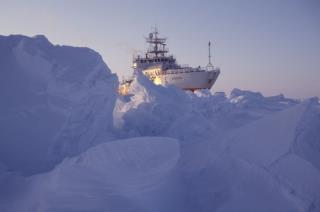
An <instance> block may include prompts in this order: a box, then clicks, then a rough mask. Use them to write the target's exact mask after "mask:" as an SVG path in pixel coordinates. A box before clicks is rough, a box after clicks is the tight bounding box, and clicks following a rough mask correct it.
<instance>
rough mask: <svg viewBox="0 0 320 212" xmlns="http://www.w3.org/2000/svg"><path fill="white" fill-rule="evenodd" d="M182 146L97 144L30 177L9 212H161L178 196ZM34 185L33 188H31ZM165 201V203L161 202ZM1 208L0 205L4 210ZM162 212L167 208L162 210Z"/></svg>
mask: <svg viewBox="0 0 320 212" xmlns="http://www.w3.org/2000/svg"><path fill="white" fill-rule="evenodd" d="M179 151H180V150H179V143H178V141H177V140H174V139H170V138H151V137H145V138H133V139H128V140H118V141H115V142H108V143H104V144H100V145H97V146H96V147H93V148H91V149H89V150H88V151H86V152H84V153H83V154H81V155H79V156H77V157H74V158H70V159H66V160H64V161H63V163H61V164H60V165H59V166H57V167H56V168H55V169H54V170H53V171H51V172H49V173H48V174H42V175H38V176H35V177H32V178H31V179H30V180H31V181H30V182H29V186H27V187H25V189H26V190H25V191H24V193H25V195H23V196H22V197H20V198H16V199H15V201H14V202H13V203H12V204H11V205H6V207H4V208H3V209H6V210H8V211H10V210H11V211H17V212H18V211H56V212H58V211H161V208H162V209H164V208H165V207H166V206H165V205H162V204H165V203H166V202H167V204H169V203H170V202H171V201H172V199H171V198H170V196H171V197H174V195H170V191H171V190H173V187H174V180H175V177H174V174H173V173H172V170H173V168H174V167H175V166H176V163H177V161H178V158H179V155H180V153H179ZM33 185H34V186H33ZM160 203H161V204H160ZM0 208H1V207H0ZM162 211H163V210H162Z"/></svg>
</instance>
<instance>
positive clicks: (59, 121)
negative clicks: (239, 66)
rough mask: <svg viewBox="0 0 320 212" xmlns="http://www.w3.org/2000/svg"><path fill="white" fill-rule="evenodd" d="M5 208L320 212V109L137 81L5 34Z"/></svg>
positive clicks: (95, 59)
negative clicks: (125, 90)
mask: <svg viewBox="0 0 320 212" xmlns="http://www.w3.org/2000/svg"><path fill="white" fill-rule="evenodd" d="M0 86H1V89H0V97H1V104H0V211H17V212H20V211H23V212H24V211H41V212H42V211H48V212H49V211H54V212H62V211H90V212H91V211H97V212H98V211H113V212H114V211H121V212H122V211H125V212H126V211H128V212H129V211H130V212H135V211H137V212H138V211H139V212H141V211H153V212H154V211H155V212H157V211H159V212H163V211H166V212H177V211H184V212H185V211H186V212H188V211H190V212H192V211H208V212H212V211H218V212H230V211H231V212H232V211H234V212H236V211H237V212H238V211H259V212H260V211H266V212H270V211H279V212H286V211H288V212H292V211H306V212H317V211H320V162H319V161H320V105H319V99H317V98H311V99H306V100H303V101H298V100H294V99H289V98H285V97H284V96H283V95H278V96H272V97H265V96H263V95H262V94H261V93H258V92H252V91H243V90H240V89H234V90H233V91H232V92H231V94H230V95H229V96H227V95H225V94H224V93H221V92H219V93H212V92H211V91H208V90H205V91H197V92H195V93H190V92H184V91H181V90H179V89H176V88H174V87H161V86H156V85H154V84H152V83H151V82H150V81H149V80H148V79H146V78H145V77H144V76H143V75H141V74H136V78H135V80H134V81H133V84H132V87H131V93H130V95H129V96H126V97H123V96H117V94H116V89H117V86H118V82H117V77H116V76H115V75H114V74H112V73H111V72H110V70H109V69H108V67H107V66H106V65H105V64H104V62H103V61H102V59H101V57H100V56H99V54H97V53H96V52H94V51H93V50H90V49H88V48H75V47H68V46H54V45H52V44H51V43H50V42H49V41H48V40H47V39H46V38H45V37H44V36H36V37H33V38H30V37H25V36H20V35H15V36H1V37H0Z"/></svg>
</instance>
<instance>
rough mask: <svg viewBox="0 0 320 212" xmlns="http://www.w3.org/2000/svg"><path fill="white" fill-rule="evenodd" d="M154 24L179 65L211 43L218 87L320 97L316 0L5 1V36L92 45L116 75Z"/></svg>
mask: <svg viewBox="0 0 320 212" xmlns="http://www.w3.org/2000/svg"><path fill="white" fill-rule="evenodd" d="M155 25H156V26H157V27H158V30H159V32H160V34H161V35H163V36H164V37H167V38H168V40H167V44H168V47H169V50H170V53H172V54H173V55H174V56H175V57H176V58H177V61H178V62H179V63H180V64H189V65H191V66H198V65H201V66H205V65H206V64H207V63H208V52H207V43H208V41H209V40H210V41H211V43H212V52H213V58H212V59H213V64H214V66H218V67H220V69H221V74H220V76H219V78H218V80H217V82H216V84H215V85H214V87H213V90H214V91H224V92H226V93H229V92H230V91H231V90H232V89H233V88H240V89H246V90H252V91H259V92H262V93H263V94H264V95H276V94H280V93H283V94H284V95H286V96H288V97H294V98H307V97H312V96H318V97H320V82H319V80H320V1H319V0H268V1H265V0H197V1H191V0H184V1H177V0H158V1H154V0H148V1H147V0H117V1H111V0H110V1H108V0H104V1H102V0H51V1H49V0H28V1H27V0H25V1H23V0H21V1H15V0H0V34H1V35H9V34H24V35H28V36H34V35H38V34H43V35H45V36H46V37H47V38H48V39H49V40H50V41H51V42H52V43H53V44H60V45H61V44H63V45H72V46H85V47H90V48H92V49H94V50H95V51H97V52H99V53H100V54H101V55H102V57H103V59H104V61H105V62H106V64H107V65H108V66H109V68H110V69H111V71H112V72H114V73H117V74H118V76H119V79H121V78H122V76H130V75H131V74H132V70H131V62H132V56H133V54H135V53H137V52H144V51H145V49H146V47H147V44H146V43H145V40H144V38H145V37H146V36H147V35H148V34H149V32H150V31H151V30H152V29H153V28H154V26H155Z"/></svg>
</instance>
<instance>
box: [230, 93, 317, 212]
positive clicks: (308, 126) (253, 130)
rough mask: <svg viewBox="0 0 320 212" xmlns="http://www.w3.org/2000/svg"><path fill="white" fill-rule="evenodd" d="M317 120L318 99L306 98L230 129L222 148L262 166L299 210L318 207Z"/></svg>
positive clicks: (250, 162) (312, 209) (315, 209)
mask: <svg viewBox="0 0 320 212" xmlns="http://www.w3.org/2000/svg"><path fill="white" fill-rule="evenodd" d="M319 123H320V106H319V103H318V102H317V101H315V100H314V99H310V100H306V101H304V102H302V103H300V104H298V105H296V106H294V107H292V108H290V109H287V110H285V111H282V112H280V113H277V114H274V115H272V116H270V117H266V118H264V119H261V120H259V121H257V122H254V123H251V124H248V125H247V126H244V127H242V128H240V129H238V130H236V131H234V132H233V133H232V134H231V135H229V136H228V137H227V139H226V141H225V144H224V145H225V150H226V151H227V152H228V154H230V155H232V156H233V157H236V158H239V159H240V160H244V161H246V162H247V163H248V164H251V165H253V166H256V167H259V168H261V169H263V170H266V172H268V173H269V174H270V175H272V176H273V177H274V179H276V180H277V181H278V183H279V184H280V185H282V187H283V190H284V191H285V192H286V193H287V195H288V198H289V199H291V201H292V202H293V203H294V204H295V205H296V206H297V207H298V208H299V207H300V210H302V211H318V210H320V201H319V200H320V169H319V161H320V151H319V150H320V149H319V144H320V131H319V129H320V128H319V126H320V125H319ZM316 128H317V130H316Z"/></svg>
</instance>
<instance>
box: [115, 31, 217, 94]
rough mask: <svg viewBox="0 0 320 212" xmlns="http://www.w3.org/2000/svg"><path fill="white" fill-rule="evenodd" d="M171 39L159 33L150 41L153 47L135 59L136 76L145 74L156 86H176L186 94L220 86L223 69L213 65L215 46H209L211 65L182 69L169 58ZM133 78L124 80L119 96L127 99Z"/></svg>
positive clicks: (154, 32)
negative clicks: (216, 84) (186, 92)
mask: <svg viewBox="0 0 320 212" xmlns="http://www.w3.org/2000/svg"><path fill="white" fill-rule="evenodd" d="M166 40H167V38H164V37H160V36H159V32H158V30H157V29H156V28H155V30H154V31H153V32H151V33H149V35H148V36H147V37H146V42H147V43H148V44H149V47H148V49H147V51H146V53H145V54H144V55H143V56H141V55H136V56H134V57H133V63H132V68H133V72H134V73H135V72H142V73H143V74H144V75H145V76H146V77H147V78H149V80H151V81H152V82H153V83H154V84H156V85H162V86H169V85H174V86H176V87H178V88H180V89H183V90H190V91H192V92H193V91H195V90H199V89H211V87H212V86H213V85H214V83H215V82H216V80H217V78H218V76H219V74H220V68H218V67H214V66H213V65H212V63H211V42H210V41H209V42H208V53H209V54H208V59H209V62H208V64H207V65H206V66H205V67H200V66H198V67H195V68H194V67H190V66H188V65H179V64H178V63H177V61H176V58H175V57H174V56H173V55H170V54H169V50H168V48H167V44H166ZM132 81H133V78H131V79H127V80H123V81H122V82H121V83H120V87H119V93H120V94H121V95H127V94H128V93H129V90H130V84H131V83H132Z"/></svg>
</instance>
